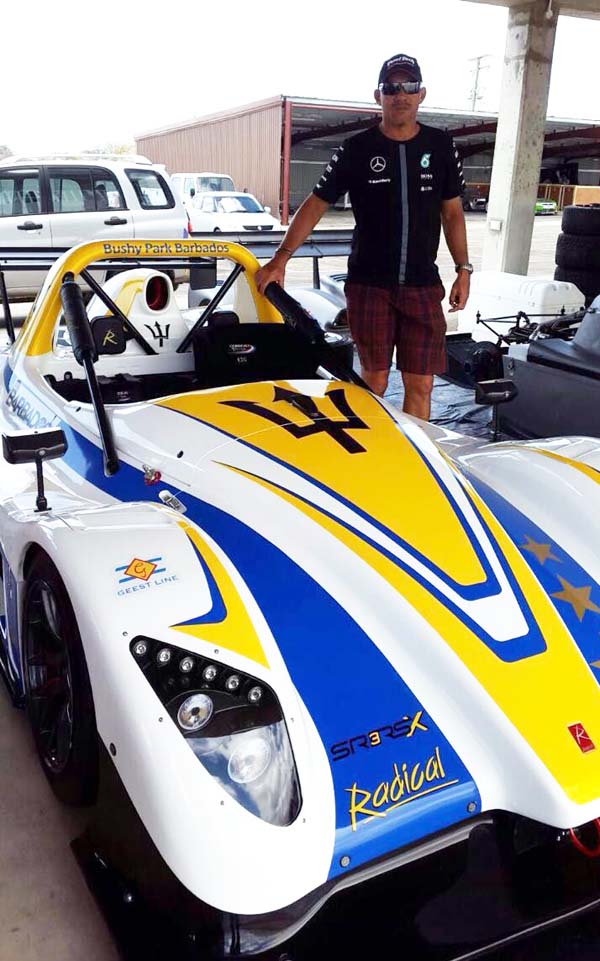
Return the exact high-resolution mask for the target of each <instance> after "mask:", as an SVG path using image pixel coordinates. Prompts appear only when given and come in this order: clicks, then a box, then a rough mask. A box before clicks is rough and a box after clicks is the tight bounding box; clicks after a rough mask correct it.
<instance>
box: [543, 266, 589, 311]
mask: <svg viewBox="0 0 600 961" xmlns="http://www.w3.org/2000/svg"><path fill="white" fill-rule="evenodd" d="M554 279H555V280H567V281H569V282H570V283H571V284H575V286H576V287H579V289H580V291H581V293H582V294H583V296H584V297H585V303H586V307H589V305H590V304H591V302H592V300H593V299H594V297H597V296H598V294H600V270H595V271H594V270H573V269H572V268H569V269H565V268H564V267H557V268H556V270H555V271H554Z"/></svg>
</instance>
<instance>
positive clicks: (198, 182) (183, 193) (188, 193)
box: [171, 170, 235, 205]
mask: <svg viewBox="0 0 600 961" xmlns="http://www.w3.org/2000/svg"><path fill="white" fill-rule="evenodd" d="M171 180H172V181H173V184H174V186H175V189H176V190H177V191H178V193H179V196H180V198H181V200H182V201H183V203H184V204H186V205H187V204H189V203H191V201H192V200H193V199H194V197H195V196H196V194H203V193H206V191H214V190H235V184H234V182H233V180H232V179H231V177H230V176H229V174H216V173H210V172H209V171H206V170H205V171H204V172H203V173H183V174H182V173H176V174H172V176H171Z"/></svg>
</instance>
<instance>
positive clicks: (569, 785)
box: [0, 241, 600, 961]
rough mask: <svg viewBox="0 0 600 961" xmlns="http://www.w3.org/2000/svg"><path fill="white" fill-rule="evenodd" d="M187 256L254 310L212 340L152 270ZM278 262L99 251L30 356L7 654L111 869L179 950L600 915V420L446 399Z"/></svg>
mask: <svg viewBox="0 0 600 961" xmlns="http://www.w3.org/2000/svg"><path fill="white" fill-rule="evenodd" d="M178 256H182V257H185V258H192V257H200V258H201V257H203V256H204V257H206V256H217V257H224V258H229V259H230V260H232V261H234V262H235V263H236V265H237V266H236V271H237V272H238V274H239V272H240V270H243V271H244V272H245V277H246V278H247V282H248V290H249V300H248V303H247V308H248V313H247V314H246V315H244V316H239V317H237V316H236V317H233V316H231V312H227V314H228V316H225V312H221V313H220V315H219V311H218V310H217V311H214V312H213V314H212V315H211V316H210V317H206V318H205V320H207V321H209V323H207V324H206V325H204V326H200V325H198V324H196V325H195V326H194V327H193V328H192V329H189V328H188V326H187V325H186V323H185V321H184V319H183V318H182V316H181V314H180V312H179V310H178V308H177V306H176V304H175V301H174V299H173V294H172V289H171V285H170V282H169V280H168V278H166V277H165V275H164V274H162V273H160V272H158V271H157V270H149V269H146V268H144V267H143V266H142V267H140V266H139V263H140V262H143V260H144V258H150V257H151V258H153V259H154V260H156V259H157V258H161V257H162V258H164V260H165V263H167V261H169V260H171V261H172V260H173V259H174V258H176V257H178ZM115 257H121V258H122V260H124V264H123V263H122V264H121V266H123V265H126V262H127V258H128V257H130V258H131V259H132V260H134V261H135V263H136V264H137V266H135V269H132V270H131V271H126V272H123V273H119V274H117V275H116V276H114V277H113V278H112V279H111V280H110V281H108V283H107V285H106V286H105V288H104V290H101V291H100V293H99V294H97V295H96V297H95V298H94V299H93V300H92V301H91V302H90V304H89V305H88V308H87V314H86V309H85V307H84V305H83V301H82V297H81V291H80V288H79V287H78V286H77V284H76V282H75V277H76V275H77V274H78V273H79V272H80V271H81V270H83V269H85V268H86V267H87V266H88V265H89V264H91V263H93V262H102V261H103V260H105V259H114V258H115ZM256 268H257V262H256V261H255V260H254V258H253V257H252V255H251V254H249V253H248V251H246V250H244V249H243V248H241V247H238V246H236V245H234V244H227V243H223V244H215V243H214V242H201V241H181V242H177V243H176V242H171V241H164V242H157V241H152V242H151V241H148V242H145V241H128V242H126V243H125V242H119V243H101V242H98V243H94V244H87V245H84V246H81V247H78V248H75V249H74V250H72V251H71V252H70V253H68V254H67V255H65V257H63V258H62V259H61V260H60V262H58V263H57V264H56V265H55V267H54V268H53V269H52V270H51V272H50V273H49V275H48V278H47V280H46V283H45V285H44V287H43V289H42V291H41V293H40V296H39V297H38V300H37V302H36V304H35V306H34V308H33V310H32V313H31V315H30V317H29V319H28V320H27V322H26V324H25V326H24V327H23V329H22V331H21V333H20V335H19V337H18V339H17V340H16V342H15V343H14V344H13V345H12V346H11V347H10V348H9V349H8V350H7V352H6V353H5V355H4V357H3V375H4V376H3V389H2V398H1V411H2V413H1V417H2V431H3V445H4V457H5V463H4V466H3V467H2V470H1V471H0V491H1V501H0V511H1V513H0V538H1V548H2V578H3V590H4V604H5V612H4V616H3V619H2V645H1V652H2V653H1V661H2V666H3V670H4V673H5V675H6V679H7V681H8V685H9V688H10V690H11V692H12V695H13V697H14V700H15V702H16V703H17V704H24V705H25V706H26V707H27V710H28V713H29V717H30V720H31V724H32V728H33V735H34V738H35V743H36V746H37V749H38V753H39V756H40V760H41V763H42V766H43V768H44V771H45V773H46V775H47V776H48V779H49V781H50V783H51V785H52V787H53V788H54V790H55V792H56V794H57V795H58V796H59V797H60V798H62V799H63V800H65V801H67V802H70V803H82V802H87V803H93V804H94V807H93V808H92V812H91V818H90V825H89V829H88V832H87V834H86V838H85V845H84V847H82V848H81V849H80V855H81V860H82V863H84V862H85V864H86V865H87V870H88V876H90V877H91V876H94V877H95V878H96V879H98V877H99V876H101V880H102V885H101V886H102V887H103V890H104V892H105V893H106V891H107V890H108V889H110V891H112V892H113V893H114V892H116V895H115V897H114V898H113V901H112V903H113V905H114V904H117V903H118V904H120V908H121V911H122V912H125V914H126V915H127V917H128V918H129V925H130V926H133V922H134V919H135V920H136V923H137V932H138V933H137V937H138V939H142V940H143V938H144V937H145V939H146V943H150V942H151V944H152V946H153V947H154V948H155V947H156V945H157V944H158V943H159V942H160V939H161V937H162V938H163V940H164V941H165V944H166V946H163V948H162V949H161V950H162V953H161V954H160V956H161V957H163V958H173V959H177V961H180V959H183V958H195V959H201V958H202V959H207V958H219V959H225V958H243V957H248V956H252V957H260V958H264V959H267V958H269V959H283V958H288V959H293V961H299V959H311V961H312V959H316V958H320V957H328V958H331V959H332V961H333V959H338V958H340V959H341V958H344V959H347V958H349V957H358V956H361V957H363V958H364V957H382V956H384V952H385V956H391V955H390V949H391V947H393V948H394V951H395V952H396V951H397V952H398V956H399V957H400V956H402V957H404V958H410V959H413V958H417V957H418V958H429V957H435V958H438V959H439V958H441V957H448V956H451V957H456V956H460V957H461V958H465V957H468V956H471V954H472V953H479V951H480V949H481V948H482V946H489V944H490V943H492V942H493V943H495V944H506V943H507V942H508V941H510V940H512V939H513V938H514V936H515V934H520V933H523V932H526V931H530V930H531V929H532V928H542V927H543V926H544V925H547V924H551V923H555V922H556V920H557V918H561V917H563V916H566V915H569V916H573V915H576V914H577V913H578V912H581V911H583V910H586V909H588V908H589V907H590V906H591V905H594V904H595V903H596V902H597V899H598V896H599V886H600V870H599V862H598V860H597V856H598V854H599V853H600V837H599V833H600V832H599V825H600V821H599V820H598V819H599V818H600V749H599V748H600V688H599V683H600V646H599V643H600V642H599V636H600V550H599V549H598V548H599V545H600V520H599V518H600V446H599V443H598V441H591V440H586V439H581V438H579V439H577V438H575V439H562V440H561V439H558V440H556V439H555V440H552V441H543V442H542V441H539V442H536V443H520V444H516V443H515V444H502V445H496V446H494V445H491V444H482V443H481V442H480V441H477V440H474V439H472V438H471V439H468V438H464V437H460V436H459V435H456V434H450V433H448V432H445V431H443V430H440V429H439V428H435V427H432V426H430V425H427V424H421V423H418V422H416V421H415V420H413V419H411V418H410V417H407V416H405V415H403V414H401V413H399V412H398V411H397V410H396V409H395V408H394V407H393V406H391V405H390V404H388V403H386V402H385V401H383V400H382V399H380V398H379V397H376V396H374V395H372V394H371V393H370V392H369V391H368V390H366V389H365V388H364V387H363V386H361V385H360V383H358V382H357V381H358V378H356V376H355V375H353V374H352V373H351V372H350V371H346V372H344V371H343V369H342V368H341V367H339V369H338V370H337V372H336V373H334V372H333V370H332V369H335V352H333V351H331V349H330V348H329V347H328V346H327V345H326V344H324V343H323V334H322V332H321V330H320V328H319V327H318V325H316V324H315V323H314V322H312V321H311V318H310V317H307V316H306V315H304V314H303V313H302V311H301V310H300V311H298V310H297V309H295V308H294V305H293V303H290V301H289V300H286V298H285V295H284V294H283V293H282V292H281V291H280V290H278V289H276V290H274V291H269V296H270V297H272V298H273V299H274V301H275V302H277V303H278V305H279V307H280V310H277V309H276V308H275V307H274V306H273V305H272V304H271V303H270V302H269V301H267V300H266V299H264V298H263V297H261V296H260V295H259V294H258V292H257V289H256V287H255V285H254V280H253V277H254V272H255V270H256ZM61 304H62V308H61ZM251 308H252V309H253V311H254V314H253V316H251V315H250V311H251ZM282 316H283V317H284V319H285V322H283V323H282ZM63 317H64V321H65V322H66V324H67V326H68V329H69V333H70V344H66V342H65V341H64V339H62V338H60V337H59V336H58V334H59V332H60V324H61V321H62V318H63ZM328 365H329V367H330V368H332V369H330V370H328V369H327V368H328ZM336 374H337V375H336ZM82 851H85V852H87V854H85V856H84V854H82ZM128 912H129V913H128ZM125 926H126V925H125ZM121 930H123V926H122V927H121ZM165 932H168V937H167V935H165ZM139 943H141V941H140V940H138V945H139ZM369 952H370V953H369ZM428 952H429V953H428ZM143 956H145V957H150V956H152V957H153V956H154V955H150V954H143ZM503 957H507V955H503Z"/></svg>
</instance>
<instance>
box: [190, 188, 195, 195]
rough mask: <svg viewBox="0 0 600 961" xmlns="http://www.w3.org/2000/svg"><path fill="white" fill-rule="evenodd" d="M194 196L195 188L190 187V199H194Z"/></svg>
mask: <svg viewBox="0 0 600 961" xmlns="http://www.w3.org/2000/svg"><path fill="white" fill-rule="evenodd" d="M195 196H196V188H195V187H190V197H195Z"/></svg>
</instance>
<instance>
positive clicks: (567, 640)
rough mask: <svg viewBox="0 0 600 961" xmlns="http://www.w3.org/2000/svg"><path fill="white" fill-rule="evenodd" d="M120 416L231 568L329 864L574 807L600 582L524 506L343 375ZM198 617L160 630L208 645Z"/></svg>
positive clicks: (589, 765)
mask: <svg viewBox="0 0 600 961" xmlns="http://www.w3.org/2000/svg"><path fill="white" fill-rule="evenodd" d="M119 418H120V419H122V423H121V424H120V425H119V429H118V431H116V434H117V436H119V437H122V438H127V441H128V444H127V451H128V454H129V455H131V454H132V452H135V450H136V448H137V447H138V446H139V448H140V450H142V451H144V452H145V460H146V469H148V468H150V469H151V470H158V471H159V472H160V473H162V477H163V486H164V484H165V483H166V485H167V487H168V489H170V490H171V491H172V492H173V493H174V494H176V495H177V497H178V498H179V499H180V501H181V502H182V504H183V505H184V506H185V508H186V511H187V513H186V519H189V520H190V521H191V522H193V524H194V525H196V526H197V528H199V529H200V531H202V532H205V533H206V534H208V535H209V537H210V538H211V539H212V540H213V541H214V542H215V543H216V544H218V546H219V548H220V549H221V550H222V551H224V553H225V555H226V556H227V557H228V558H229V560H230V561H231V563H232V564H233V565H234V567H235V569H236V571H237V572H239V574H240V575H241V577H242V579H243V581H244V582H245V584H246V586H247V587H248V589H249V591H250V592H251V594H252V596H253V598H254V600H255V601H256V603H257V605H258V608H259V609H260V611H261V614H262V616H263V617H264V619H265V621H266V624H267V625H268V628H269V630H270V632H271V634H272V637H273V640H274V643H275V644H276V645H277V649H278V651H279V652H280V653H281V655H282V657H283V660H284V662H285V666H286V668H287V671H288V672H289V676H290V678H291V680H292V682H293V684H294V685H295V687H296V689H297V691H298V693H299V695H300V697H301V698H302V701H303V702H304V704H305V705H306V708H307V710H308V711H309V713H310V715H311V717H312V719H313V721H314V723H315V725H316V727H317V730H318V732H319V735H320V737H321V740H322V743H323V746H324V748H325V751H326V753H327V756H328V759H329V763H330V766H331V772H332V777H333V782H334V789H335V797H336V828H337V830H336V844H335V853H334V857H333V860H332V873H336V871H338V870H340V868H339V866H338V861H336V858H338V859H339V857H342V858H345V857H352V859H353V863H354V864H356V863H360V862H361V861H366V860H370V859H372V858H374V857H377V856H379V855H381V854H383V853H385V852H387V851H389V850H390V849H393V848H396V847H400V846H402V845H403V844H407V843H410V842H412V841H414V840H416V839H418V838H420V837H423V836H425V835H429V834H431V833H433V832H435V831H438V830H441V829H443V828H445V827H447V826H448V825H451V824H455V823H456V822H459V821H461V820H463V819H465V818H466V817H468V816H469V815H472V814H474V813H477V812H478V811H480V810H481V809H482V808H484V809H485V808H488V807H490V806H496V807H504V808H505V809H512V810H517V811H518V812H519V813H524V814H526V815H527V816H530V817H536V818H537V819H539V820H543V821H546V822H547V823H556V824H559V823H561V821H565V822H566V821H568V820H569V819H571V820H572V819H573V808H574V807H575V808H576V807H577V806H580V807H581V811H582V816H581V819H580V822H577V823H582V822H583V821H584V820H586V815H588V814H589V812H587V811H586V810H585V806H586V805H589V804H592V803H594V802H595V799H596V798H597V793H598V792H597V785H598V783H600V752H598V751H597V750H596V745H597V744H599V743H600V720H598V718H599V717H600V712H599V708H600V691H599V689H598V682H597V678H596V675H597V668H598V666H600V661H599V662H598V664H597V665H596V664H594V654H593V652H592V647H593V643H592V634H593V630H592V632H590V628H589V626H588V620H589V617H588V619H587V620H585V616H586V615H587V614H588V612H594V613H596V614H600V587H599V586H598V584H597V583H596V582H595V581H594V580H593V578H592V577H591V575H590V574H589V572H588V571H586V570H584V568H583V567H582V565H581V564H580V563H579V561H578V559H577V558H574V557H572V556H570V555H569V553H568V551H567V550H565V549H564V548H563V547H561V546H560V544H559V543H557V541H556V540H555V539H553V540H552V541H550V540H549V538H548V536H547V535H546V533H545V532H544V531H543V530H541V529H540V528H539V527H538V526H537V525H536V524H535V522H534V521H533V520H531V519H530V518H529V517H527V516H526V515H525V514H523V513H522V512H521V511H519V510H518V509H516V508H515V507H514V506H513V505H512V504H510V503H509V502H508V500H507V499H506V498H504V497H502V496H501V495H499V494H497V493H496V492H494V491H493V490H492V488H491V487H489V486H488V485H487V484H485V483H484V482H482V481H480V480H478V479H477V478H475V477H471V478H469V477H467V476H465V474H463V473H462V472H461V471H459V470H458V469H457V468H456V467H455V466H454V465H453V464H452V463H451V462H450V461H449V460H448V459H447V458H446V457H445V455H444V454H443V453H441V452H440V450H439V449H438V448H437V447H436V446H435V445H434V444H433V443H432V442H431V441H429V440H428V439H427V437H426V436H425V434H424V433H423V432H422V431H421V430H420V429H419V427H418V426H417V425H416V424H415V423H414V422H412V421H411V420H410V419H408V418H403V417H401V415H399V416H398V417H397V418H396V417H395V416H394V415H393V414H392V413H390V411H389V409H388V408H386V407H385V406H384V405H383V404H382V403H380V402H379V400H378V399H377V398H375V397H374V396H372V395H371V394H369V393H367V392H366V391H363V390H361V389H360V388H357V387H354V386H349V385H347V384H339V383H336V382H334V383H327V384H325V383H323V382H318V383H314V382H306V383H294V384H290V383H261V384H249V385H241V386H239V387H234V388H228V389H224V390H213V391H203V392H198V393H190V394H183V395H179V396H176V397H171V398H168V399H165V400H161V401H158V402H156V403H155V404H154V405H148V406H146V407H144V408H141V407H140V408H137V409H136V410H131V411H129V412H125V411H124V412H120V411H117V412H116V413H115V414H114V415H113V423H114V422H115V421H116V420H117V419H119ZM157 438H163V441H162V442H161V446H160V447H159V446H158V444H157ZM119 474H120V475H121V477H120V479H119ZM119 474H117V475H116V480H115V485H117V487H118V485H121V487H122V488H123V496H124V499H128V500H135V499H136V498H137V499H140V498H142V497H144V498H149V497H151V498H155V497H156V491H155V490H153V487H152V486H145V487H144V484H143V478H142V475H141V472H140V471H139V469H137V470H134V469H133V468H132V467H131V466H130V465H127V464H125V463H124V464H122V468H121V471H119ZM195 546H196V547H197V548H198V549H199V551H200V553H202V552H201V548H200V546H199V542H198V541H196V542H195ZM550 558H552V563H556V564H558V565H560V570H559V573H555V572H552V573H551V572H550V566H549V565H548V566H544V565H545V562H548V561H550ZM203 563H204V564H208V566H209V567H210V557H209V556H208V555H207V554H205V555H204V557H203ZM213 573H214V571H213ZM214 582H215V585H216V589H217V591H218V588H219V577H218V575H217V574H215V576H214ZM583 585H587V587H586V589H585V590H584V589H583ZM588 588H589V590H588ZM224 606H225V607H226V604H225V605H223V603H221V606H220V608H219V609H220V610H222V609H223V607H224ZM217 607H218V604H217V603H216V601H215V609H216V608H217ZM198 613H199V615H201V616H199V617H198V618H195V619H194V618H192V619H189V618H186V619H185V620H182V621H180V622H178V623H174V624H171V625H170V626H171V627H174V628H176V629H177V630H179V631H181V632H182V633H183V634H184V635H185V634H186V633H187V634H189V635H191V636H195V637H198V638H202V637H203V636H204V635H203V631H204V630H205V625H206V623H207V615H206V612H198ZM599 623H600V622H599ZM593 636H594V641H595V640H597V636H598V629H597V628H596V632H595V635H593ZM236 643H241V642H238V641H236V640H235V639H234V640H232V641H231V646H233V647H235V644H236ZM237 649H238V650H239V647H238V648H237ZM243 653H245V654H246V655H247V656H250V657H253V658H254V659H255V660H256V661H257V662H258V663H259V664H262V665H263V666H264V665H267V666H269V665H270V663H271V661H272V657H271V655H270V654H269V650H268V648H267V647H265V646H264V645H263V646H262V647H261V645H260V644H258V645H256V644H255V645H254V647H253V648H252V649H251V650H250V649H249V648H245V649H244V651H243ZM474 717H476V718H478V729H477V730H475V729H474V725H473V718H474ZM567 809H568V814H567V813H566V812H567ZM340 863H341V862H340ZM342 866H344V865H342Z"/></svg>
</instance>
